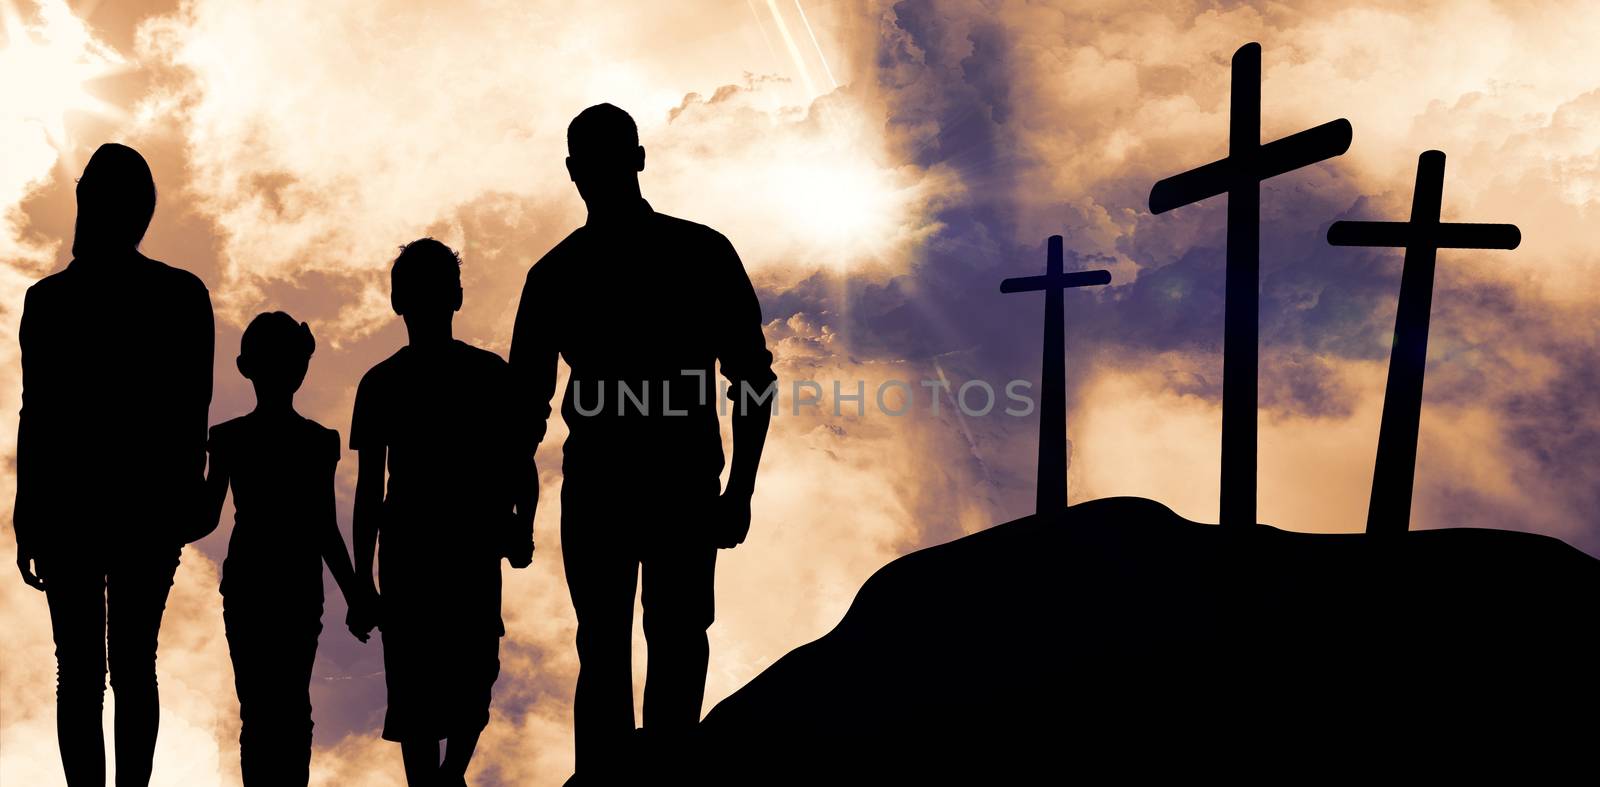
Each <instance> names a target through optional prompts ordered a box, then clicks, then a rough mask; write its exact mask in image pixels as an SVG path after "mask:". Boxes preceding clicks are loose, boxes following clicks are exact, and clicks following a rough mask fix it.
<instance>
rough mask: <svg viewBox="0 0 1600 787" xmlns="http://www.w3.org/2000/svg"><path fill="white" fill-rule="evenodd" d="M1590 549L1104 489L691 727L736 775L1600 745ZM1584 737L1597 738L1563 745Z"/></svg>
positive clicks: (930, 771) (974, 550)
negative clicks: (1198, 514) (1222, 517)
mask: <svg viewBox="0 0 1600 787" xmlns="http://www.w3.org/2000/svg"><path fill="white" fill-rule="evenodd" d="M1597 602H1600V561H1596V560H1595V559H1593V558H1591V557H1589V556H1587V555H1585V554H1583V553H1582V552H1579V551H1578V550H1576V549H1573V548H1572V547H1570V546H1568V545H1567V544H1565V543H1563V542H1561V541H1559V540H1557V539H1553V538H1548V537H1544V536H1538V535H1532V534H1528V533H1520V532H1513V531H1504V530H1487V529H1444V530H1425V531H1415V532H1408V533H1403V534H1395V535H1394V536H1391V537H1371V536H1366V535H1361V534H1349V535H1323V534H1304V533H1293V532H1288V531H1284V530H1279V529H1277V528H1273V527H1269V526H1265V525H1261V526H1257V527H1254V528H1227V529H1224V528H1219V527H1217V526H1214V525H1204V524H1199V523H1195V522H1191V521H1188V520H1185V519H1183V518H1181V517H1179V516H1177V515H1176V514H1174V513H1173V512H1172V511H1171V510H1169V509H1168V508H1166V507H1165V506H1162V505H1161V504H1159V503H1156V502H1154V501H1150V500H1144V499H1139V498H1111V499H1104V500H1094V501H1089V502H1085V503H1081V504H1079V505H1076V506H1073V507H1072V508H1071V509H1069V510H1068V512H1067V513H1066V514H1065V515H1064V516H1062V517H1059V518H1056V519H1048V518H1043V517H1037V516H1034V517H1026V518H1023V519H1019V520H1016V521H1012V522H1007V523H1005V524H1001V525H997V526H995V527H993V528H990V529H988V530H985V531H982V532H979V533H976V534H973V535H970V536H967V537H965V538H961V539H958V540H956V541H953V542H950V543H948V544H943V545H940V546H936V547H932V548H929V549H924V550H921V551H919V552H915V553H912V554H909V555H906V556H904V557H902V558H900V559H898V560H895V561H894V562H892V563H890V564H889V565H887V566H885V567H884V568H883V569H881V570H880V571H879V572H878V573H877V574H875V575H874V576H872V577H871V578H870V579H869V580H868V582H867V583H866V585H865V586H863V587H862V589H861V592H860V594H859V595H858V596H857V598H856V600H855V602H854V603H853V604H852V606H851V607H850V610H849V612H848V613H847V614H846V615H845V617H844V619H843V620H842V621H841V622H840V623H839V625H838V626H837V627H836V628H835V629H834V630H833V631H831V632H830V633H828V634H827V635H826V636H824V637H822V638H821V639H819V640H817V641H815V642H812V643H809V644H807V645H803V646H801V647H799V648H797V649H796V650H794V651H793V652H791V653H789V654H788V655H787V656H785V657H783V658H782V659H780V660H779V661H778V662H777V663H776V664H774V665H773V666H772V667H771V668H770V669H768V670H767V671H765V672H763V673H762V674H760V675H759V676H757V677H756V678H755V679H754V680H752V681H751V682H750V683H749V684H748V685H746V686H745V687H744V688H742V689H741V690H739V691H738V692H736V693H735V694H733V695H732V696H730V697H728V698H727V699H726V700H724V701H723V702H722V703H721V704H719V705H717V706H716V708H714V709H713V710H712V711H711V713H710V714H709V715H708V716H707V718H706V719H705V721H704V723H703V724H702V725H701V731H700V732H701V734H700V738H699V744H700V748H699V750H698V752H697V756H696V758H695V759H696V765H695V766H694V767H695V769H696V770H697V771H698V772H699V774H698V775H699V776H700V777H701V779H702V780H704V781H714V782H721V783H731V782H739V783H746V784H760V783H799V782H810V783H862V782H867V781H879V780H886V783H904V782H907V781H909V780H920V781H931V782H935V783H1017V782H1029V783H1037V782H1041V781H1044V782H1049V781H1057V780H1061V779H1065V778H1070V777H1072V776H1075V775H1088V774H1092V773H1101V772H1105V771H1107V770H1108V769H1109V770H1113V771H1115V772H1116V773H1118V774H1120V775H1122V776H1124V777H1128V776H1175V775H1178V774H1183V775H1184V776H1185V777H1192V776H1195V775H1200V774H1211V775H1219V776H1235V777H1236V776H1254V777H1257V778H1274V779H1278V778H1291V779H1297V778H1299V777H1307V776H1315V775H1318V774H1324V775H1326V774H1328V773H1333V772H1342V773H1348V774H1350V775H1362V774H1367V773H1368V772H1369V771H1370V770H1372V769H1379V768H1381V769H1384V770H1387V771H1390V772H1392V773H1415V772H1417V771H1418V770H1428V771H1437V770H1438V769H1439V768H1441V767H1443V768H1448V769H1452V770H1465V769H1475V768H1477V767H1479V765H1480V764H1482V765H1488V764H1489V763H1490V762H1493V763H1497V764H1500V765H1508V764H1514V765H1516V767H1519V768H1535V767H1539V766H1541V765H1549V764H1552V763H1554V762H1555V761H1558V760H1561V759H1564V758H1566V757H1571V758H1573V759H1574V760H1576V758H1577V757H1578V756H1579V755H1580V753H1581V752H1582V751H1586V750H1587V749H1588V746H1589V745H1592V743H1593V740H1594V733H1595V731H1596V730H1595V726H1596V725H1595V721H1594V712H1595V709H1596V708H1597V707H1600V706H1597V705H1596V698H1597V693H1600V690H1597V676H1600V649H1597V648H1596V641H1595V637H1594V636H1593V631H1594V629H1595V624H1596V615H1595V612H1596V608H1597ZM1580 745H1581V746H1582V748H1571V747H1577V746H1580Z"/></svg>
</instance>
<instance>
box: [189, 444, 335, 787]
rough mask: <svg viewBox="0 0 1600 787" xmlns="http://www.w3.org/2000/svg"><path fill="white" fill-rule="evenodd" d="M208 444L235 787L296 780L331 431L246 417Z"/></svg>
mask: <svg viewBox="0 0 1600 787" xmlns="http://www.w3.org/2000/svg"><path fill="white" fill-rule="evenodd" d="M208 447H209V451H210V453H211V456H212V457H213V460H212V461H213V462H217V461H221V462H223V463H224V464H225V466H226V467H227V468H228V477H229V483H230V484H231V485H232V487H233V504H234V511H235V514H234V525H233V535H232V536H231V537H230V538H229V540H228V557H227V560H225V561H224V562H223V564H222V610H223V612H222V615H223V622H224V624H225V626H226V629H227V635H228V652H229V655H230V656H231V657H232V659H233V674H234V685H235V687H236V688H237V689H238V692H239V718H240V721H241V722H242V724H243V726H242V729H241V731H240V733H239V753H240V762H241V765H242V770H243V776H244V782H245V784H247V785H257V784H261V785H287V784H305V783H306V781H307V775H308V768H309V766H310V760H311V695H310V682H311V666H312V663H313V662H314V661H315V660H316V654H317V635H318V634H319V633H321V631H322V551H321V543H320V540H319V537H318V534H319V532H320V528H324V527H327V526H328V525H327V521H326V520H329V519H332V518H333V517H334V516H335V512H334V492H333V473H334V467H335V466H336V465H337V464H338V462H339V453H340V448H339V433H338V432H335V431H333V430H332V429H325V428H323V427H322V426H320V425H319V424H317V423H316V422H315V421H310V420H307V419H305V418H302V417H300V416H298V415H292V414H291V415H289V416H287V417H275V416H262V415H259V414H256V413H251V414H249V415H245V416H242V417H240V418H235V419H233V420H231V421H227V422H225V423H221V424H217V425H216V426H213V427H211V439H210V442H209V443H208Z"/></svg>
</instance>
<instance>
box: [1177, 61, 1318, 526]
mask: <svg viewBox="0 0 1600 787" xmlns="http://www.w3.org/2000/svg"><path fill="white" fill-rule="evenodd" d="M1232 90H1233V98H1232V102H1231V106H1229V111H1228V155H1227V156H1225V157H1223V158H1222V159H1219V160H1217V161H1213V162H1211V163H1210V164H1206V165H1204V166H1200V167H1196V168H1194V169H1191V170H1189V171H1188V172H1184V173H1181V174H1178V175H1173V176H1172V177H1170V178H1167V179H1165V180H1162V181H1160V182H1158V183H1156V185H1155V187H1153V188H1151V189H1150V212H1151V213H1165V212H1166V211H1169V210H1172V209H1173V208H1180V207H1183V206H1184V205H1188V204H1190V203H1194V202H1199V201H1200V200H1203V199H1207V198H1209V197H1214V196H1216V195H1218V194H1227V195H1228V252H1227V273H1226V274H1225V278H1226V281H1225V284H1224V306H1223V334H1222V495H1221V504H1220V507H1219V519H1218V521H1220V522H1221V523H1222V524H1224V525H1254V524H1255V522H1256V370H1257V361H1258V359H1257V353H1258V351H1259V350H1258V342H1259V339H1258V336H1259V332H1260V317H1259V311H1260V305H1259V304H1260V293H1259V292H1258V288H1259V286H1260V269H1261V259H1260V245H1261V216H1260V213H1261V181H1263V180H1266V179H1267V178H1271V177H1274V176H1277V175H1282V174H1284V173H1286V172H1292V171H1294V170H1297V169H1300V168H1301V167H1308V166H1310V165H1312V164H1315V163H1317V162H1319V161H1323V160H1325V159H1329V158H1332V157H1334V156H1338V155H1340V154H1342V153H1344V152H1345V151H1346V150H1349V149H1350V121H1348V120H1344V119H1342V118H1341V119H1339V120H1335V121H1332V122H1328V123H1324V124H1322V125H1320V126H1316V127H1314V128H1310V129H1307V130H1305V131H1301V132H1299V133H1297V134H1291V135H1289V136H1287V137H1284V138H1282V139H1279V140H1276V141H1273V142H1268V143H1267V144H1265V145H1263V144H1261V45H1260V44H1255V43H1251V44H1245V45H1244V46H1242V47H1239V51H1237V52H1234V53H1233V88H1232Z"/></svg>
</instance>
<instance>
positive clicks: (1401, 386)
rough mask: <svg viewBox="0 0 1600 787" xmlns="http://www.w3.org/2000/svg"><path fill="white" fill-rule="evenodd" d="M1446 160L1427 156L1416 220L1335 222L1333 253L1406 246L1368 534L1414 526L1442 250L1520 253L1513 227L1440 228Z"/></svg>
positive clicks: (1414, 201)
mask: <svg viewBox="0 0 1600 787" xmlns="http://www.w3.org/2000/svg"><path fill="white" fill-rule="evenodd" d="M1443 191H1444V154H1443V153H1440V152H1439V151H1437V150H1430V151H1427V152H1426V153H1423V154H1422V156H1421V157H1420V158H1418V160H1417V185H1416V190H1415V192H1413V194H1412V197H1411V220H1410V221H1336V222H1334V223H1333V225H1332V226H1330V227H1329V228H1328V243H1330V244H1332V245H1334V246H1404V247H1405V250H1406V257H1405V263H1404V267H1403V268H1402V269H1401V272H1400V306H1399V309H1398V310H1397V311H1396V312H1395V315H1394V346H1393V347H1392V348H1391V349H1390V351H1389V382H1388V386H1387V387H1386V388H1385V389H1384V394H1383V421H1382V424H1381V425H1380V426H1379V427H1378V460H1377V463H1376V464H1375V465H1374V467H1373V469H1372V500H1371V501H1370V502H1369V504H1368V508H1367V532H1369V533H1403V532H1405V531H1406V530H1407V529H1408V528H1409V527H1410V523H1411V487H1412V484H1413V482H1414V480H1415V476H1416V466H1417V428H1418V422H1419V420H1420V419H1421V417H1422V374H1423V372H1424V371H1425V369H1426V367H1427V363H1428V315H1429V312H1430V311H1431V310H1432V306H1433V263H1434V258H1435V256H1436V253H1437V252H1438V250H1439V249H1515V248H1516V247H1517V245H1518V244H1520V243H1521V242H1522V233H1521V231H1519V230H1518V229H1517V228H1516V225H1513V224H1454V223H1452V224H1441V223H1440V222H1439V205H1440V202H1441V195H1442V194H1443Z"/></svg>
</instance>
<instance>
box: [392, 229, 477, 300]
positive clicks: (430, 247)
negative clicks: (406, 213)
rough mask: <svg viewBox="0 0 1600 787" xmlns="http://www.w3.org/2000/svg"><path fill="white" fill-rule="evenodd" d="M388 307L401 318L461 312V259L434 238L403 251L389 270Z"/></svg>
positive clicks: (415, 243)
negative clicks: (391, 306)
mask: <svg viewBox="0 0 1600 787" xmlns="http://www.w3.org/2000/svg"><path fill="white" fill-rule="evenodd" d="M389 303H390V304H391V305H393V306H394V311H395V314H398V315H400V316H402V317H408V318H409V317H419V318H423V319H427V318H430V317H439V316H449V315H450V314H452V313H454V312H456V311H458V310H460V309H461V255H459V254H456V253H455V252H454V251H452V250H451V249H450V247H449V246H446V245H444V244H443V243H440V242H439V241H436V240H434V239H433V238H419V239H417V240H414V241H412V242H410V243H407V244H406V245H404V246H401V247H400V256H398V257H395V258H394V267H393V268H391V269H390V270H389Z"/></svg>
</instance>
